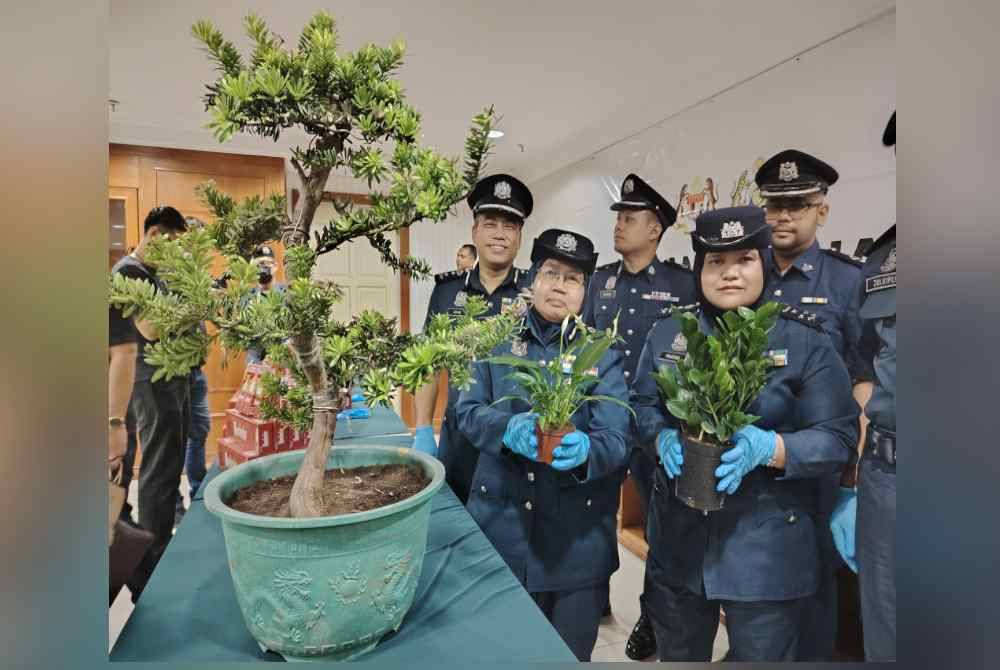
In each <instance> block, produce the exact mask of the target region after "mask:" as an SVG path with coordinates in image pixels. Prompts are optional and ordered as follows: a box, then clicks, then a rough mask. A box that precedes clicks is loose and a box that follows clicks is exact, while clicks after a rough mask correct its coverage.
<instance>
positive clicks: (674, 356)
mask: <svg viewBox="0 0 1000 670" xmlns="http://www.w3.org/2000/svg"><path fill="white" fill-rule="evenodd" d="M685 356H687V354H686V353H678V352H676V351H664V352H663V353H662V354H660V360H661V361H669V362H670V363H676V362H677V361H682V360H684V357H685Z"/></svg>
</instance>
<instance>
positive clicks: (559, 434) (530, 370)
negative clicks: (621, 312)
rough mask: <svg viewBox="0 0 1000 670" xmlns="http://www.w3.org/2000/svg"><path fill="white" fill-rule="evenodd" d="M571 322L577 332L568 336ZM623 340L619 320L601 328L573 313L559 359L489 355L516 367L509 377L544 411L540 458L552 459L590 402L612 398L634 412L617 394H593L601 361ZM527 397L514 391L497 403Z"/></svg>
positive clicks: (564, 329)
mask: <svg viewBox="0 0 1000 670" xmlns="http://www.w3.org/2000/svg"><path fill="white" fill-rule="evenodd" d="M571 326H572V327H573V328H574V329H575V333H572V334H571V337H569V338H567V337H566V333H567V331H568V330H569V329H570V327H571ZM567 340H568V341H567ZM617 340H618V320H617V319H616V320H615V322H614V324H613V325H612V327H611V328H608V329H607V330H597V329H594V328H589V327H588V326H587V325H586V324H584V322H583V319H581V318H580V317H579V316H577V315H569V316H567V317H566V318H565V319H563V322H562V329H561V331H560V345H559V356H558V357H557V358H553V359H552V360H550V361H532V360H528V359H525V358H520V357H517V356H493V357H491V358H489V359H488V360H489V361H490V362H493V363H499V364H502V365H509V366H510V367H512V368H513V370H512V371H511V372H510V373H508V375H507V377H508V378H509V379H512V380H514V381H516V382H517V383H518V384H519V385H520V386H521V388H522V389H524V392H525V393H526V394H527V396H528V397H527V400H528V402H530V403H531V409H532V411H533V412H534V413H536V414H537V415H538V423H537V424H536V427H535V431H536V435H537V437H538V461H539V462H541V463H548V464H551V463H552V451H553V450H554V449H555V448H556V447H558V446H559V443H560V442H562V439H563V437H564V436H565V435H567V434H568V433H572V432H573V431H574V430H576V427H575V426H574V425H573V423H572V418H573V415H574V414H575V413H576V411H577V410H578V409H580V407H582V406H583V405H584V403H588V402H612V403H616V404H618V405H621V406H622V407H624V408H626V409H627V410H628V411H629V412H632V408H631V407H629V406H628V404H626V403H624V402H622V401H621V400H618V399H617V398H612V397H611V396H605V395H590V394H589V393H588V391H589V390H590V389H592V388H593V387H594V385H595V384H597V376H596V368H595V366H596V365H597V363H598V362H599V361H600V360H601V358H602V357H603V356H604V354H605V353H607V351H608V349H610V348H611V346H612V345H613V344H614V343H615V342H616V341H617ZM521 399H523V398H522V397H521V396H515V395H508V396H504V397H502V398H500V399H498V400H496V401H494V403H493V404H494V405H495V404H497V403H500V402H504V401H505V400H521ZM632 413H634V412H632Z"/></svg>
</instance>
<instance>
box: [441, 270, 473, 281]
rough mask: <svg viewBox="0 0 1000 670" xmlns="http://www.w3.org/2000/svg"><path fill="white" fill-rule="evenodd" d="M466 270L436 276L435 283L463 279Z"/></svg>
mask: <svg viewBox="0 0 1000 670" xmlns="http://www.w3.org/2000/svg"><path fill="white" fill-rule="evenodd" d="M465 272H466V271H465V270H452V271H451V272H442V273H440V274H436V275H434V283H435V284H441V283H444V282H446V281H450V280H452V279H455V278H456V277H461V276H462V275H464V274H465Z"/></svg>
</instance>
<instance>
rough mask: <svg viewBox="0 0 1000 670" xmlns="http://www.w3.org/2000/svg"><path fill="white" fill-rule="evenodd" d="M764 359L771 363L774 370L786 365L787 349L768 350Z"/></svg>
mask: <svg viewBox="0 0 1000 670" xmlns="http://www.w3.org/2000/svg"><path fill="white" fill-rule="evenodd" d="M764 357H765V358H767V359H768V360H769V361H771V365H772V366H774V367H776V368H783V367H785V366H786V365H788V349H768V350H767V353H765V354H764Z"/></svg>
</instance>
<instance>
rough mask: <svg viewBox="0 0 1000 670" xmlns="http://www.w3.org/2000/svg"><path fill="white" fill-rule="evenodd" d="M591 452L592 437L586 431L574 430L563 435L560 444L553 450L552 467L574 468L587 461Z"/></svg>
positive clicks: (557, 468) (560, 468) (559, 468)
mask: <svg viewBox="0 0 1000 670" xmlns="http://www.w3.org/2000/svg"><path fill="white" fill-rule="evenodd" d="M589 454H590V438H589V437H588V436H587V434H586V433H581V432H580V431H578V430H574V431H573V432H572V433H566V434H565V435H564V436H563V439H562V441H561V442H560V443H559V446H558V447H556V448H555V449H553V450H552V467H554V468H555V469H556V470H572V469H573V468H575V467H576V466H578V465H581V464H582V463H584V462H586V460H587V456H588V455H589Z"/></svg>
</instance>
